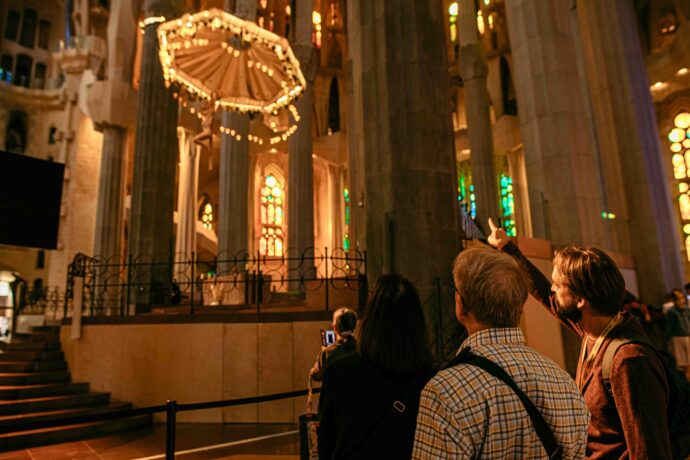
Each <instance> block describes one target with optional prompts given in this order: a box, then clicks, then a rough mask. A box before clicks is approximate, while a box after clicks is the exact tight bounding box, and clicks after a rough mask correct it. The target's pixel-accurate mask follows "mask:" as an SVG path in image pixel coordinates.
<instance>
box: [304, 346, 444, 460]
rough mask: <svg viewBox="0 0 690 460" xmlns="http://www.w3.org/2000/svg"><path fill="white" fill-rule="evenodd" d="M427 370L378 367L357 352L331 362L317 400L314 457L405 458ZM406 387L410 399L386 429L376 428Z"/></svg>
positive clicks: (427, 376) (412, 439)
mask: <svg viewBox="0 0 690 460" xmlns="http://www.w3.org/2000/svg"><path fill="white" fill-rule="evenodd" d="M432 376H433V372H431V370H424V371H419V372H415V373H409V374H403V375H395V374H391V373H386V372H383V371H381V370H380V369H379V368H378V367H377V366H376V365H375V364H374V363H373V362H371V361H370V360H368V359H366V358H362V357H360V356H359V355H354V356H351V357H349V358H346V359H343V360H340V361H338V362H337V363H334V364H332V365H331V366H330V367H329V368H328V371H327V372H326V376H325V379H324V382H323V386H322V387H321V397H320V399H319V415H320V420H321V421H320V424H319V431H318V436H319V458H320V459H321V460H328V459H338V460H340V459H403V458H404V459H409V458H410V457H411V456H412V444H413V442H414V433H415V427H416V421H417V411H418V409H419V396H420V394H421V392H422V388H424V385H425V384H426V383H427V381H428V380H429V379H430V378H431V377H432ZM408 385H411V386H410V387H409V389H410V390H409V394H412V395H413V396H412V398H411V400H409V401H408V402H407V403H406V408H405V411H404V412H402V413H397V412H396V413H395V416H394V418H393V419H392V420H393V422H392V423H391V424H390V425H388V428H389V429H388V430H385V432H384V430H381V429H377V427H380V426H384V425H385V424H384V425H382V423H383V421H384V419H386V417H387V416H388V414H389V413H391V410H392V405H393V401H395V400H396V399H398V398H400V397H401V395H402V393H403V392H405V389H406V388H407V387H408Z"/></svg>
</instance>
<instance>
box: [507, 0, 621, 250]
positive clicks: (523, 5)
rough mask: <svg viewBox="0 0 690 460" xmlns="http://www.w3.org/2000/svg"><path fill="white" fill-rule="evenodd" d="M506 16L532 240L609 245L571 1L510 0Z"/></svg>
mask: <svg viewBox="0 0 690 460" xmlns="http://www.w3.org/2000/svg"><path fill="white" fill-rule="evenodd" d="M506 15H507V20H508V26H509V30H508V32H509V35H510V45H511V50H512V55H513V59H512V62H513V65H514V69H513V72H512V74H513V77H514V81H515V90H516V94H517V100H518V106H519V111H518V117H519V120H520V132H521V135H522V140H523V143H524V158H525V169H526V172H527V180H528V183H527V185H528V190H529V201H530V209H531V213H530V214H531V219H532V229H533V235H534V236H535V237H537V238H548V239H550V240H551V241H552V242H553V243H554V244H555V245H565V244H586V245H595V246H602V245H604V246H605V243H606V238H604V235H605V228H604V224H605V221H604V220H603V219H602V218H601V211H603V210H604V208H605V206H604V204H603V195H602V189H601V186H600V182H599V181H598V180H597V179H598V177H599V165H598V163H597V161H596V148H597V146H596V143H595V142H594V138H593V136H592V133H591V132H590V130H589V129H588V124H587V119H588V118H589V117H590V114H588V113H587V110H586V104H585V101H586V100H588V98H589V94H588V92H587V88H586V87H583V86H581V84H580V78H579V73H578V60H577V55H576V49H577V46H576V45H577V40H576V37H577V36H576V30H573V27H572V23H571V20H570V15H571V13H570V2H564V1H562V0H506ZM526 30H532V31H533V33H530V34H526V33H525V31H526ZM607 249H612V248H610V247H609V248H607Z"/></svg>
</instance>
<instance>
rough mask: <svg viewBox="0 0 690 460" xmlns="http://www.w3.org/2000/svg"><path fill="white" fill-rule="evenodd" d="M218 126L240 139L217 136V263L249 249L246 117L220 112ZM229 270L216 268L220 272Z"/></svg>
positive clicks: (247, 131) (247, 124)
mask: <svg viewBox="0 0 690 460" xmlns="http://www.w3.org/2000/svg"><path fill="white" fill-rule="evenodd" d="M222 123H223V126H225V127H226V128H228V129H231V130H233V131H234V132H236V133H237V134H239V135H240V136H242V138H241V140H239V141H238V140H237V139H236V138H235V137H233V136H231V135H229V134H221V139H220V176H219V183H218V188H219V190H218V192H219V201H218V253H219V258H220V259H221V260H229V259H232V258H233V257H234V256H235V255H236V254H237V253H238V252H240V251H244V250H247V249H249V246H248V243H249V239H248V235H247V232H248V215H249V213H248V203H249V141H248V140H247V134H248V133H249V117H248V116H247V115H241V114H238V113H234V112H224V113H223V114H222ZM231 268H232V267H219V272H220V273H225V272H226V271H227V270H226V269H231Z"/></svg>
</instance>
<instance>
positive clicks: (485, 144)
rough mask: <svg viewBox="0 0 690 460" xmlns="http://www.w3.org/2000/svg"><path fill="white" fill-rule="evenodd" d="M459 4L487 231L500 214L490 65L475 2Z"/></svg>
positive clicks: (476, 174) (475, 168)
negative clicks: (488, 85) (479, 32)
mask: <svg viewBox="0 0 690 460" xmlns="http://www.w3.org/2000/svg"><path fill="white" fill-rule="evenodd" d="M458 5H459V17H458V22H459V39H460V73H461V75H462V82H463V86H464V88H465V102H466V105H465V107H466V110H467V136H468V138H469V144H470V164H471V166H472V184H473V185H474V193H475V196H476V203H477V221H478V222H479V224H480V226H481V227H482V228H484V229H485V230H486V225H487V224H486V220H487V219H488V218H489V217H492V218H493V219H494V221H496V219H497V218H498V217H499V216H500V213H499V209H498V174H496V167H495V165H494V141H493V134H492V130H491V110H490V103H489V92H488V91H487V89H486V77H487V74H488V67H487V65H486V56H485V54H484V48H483V47H482V44H481V43H479V41H478V39H477V19H476V18H477V11H476V10H475V2H473V1H462V2H458Z"/></svg>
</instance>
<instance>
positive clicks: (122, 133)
mask: <svg viewBox="0 0 690 460" xmlns="http://www.w3.org/2000/svg"><path fill="white" fill-rule="evenodd" d="M126 139H127V130H126V129H124V128H119V127H116V126H105V127H104V128H103V153H102V155H101V171H100V179H99V188H98V205H97V208H96V232H95V235H94V245H93V246H94V249H93V253H94V255H95V256H97V257H99V258H100V259H101V260H103V261H106V262H109V263H118V262H119V261H120V260H119V259H120V254H121V252H120V251H121V248H120V241H121V239H122V223H123V219H122V215H123V206H122V204H123V201H124V196H125V190H124V180H125V175H124V168H125V141H126Z"/></svg>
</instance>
